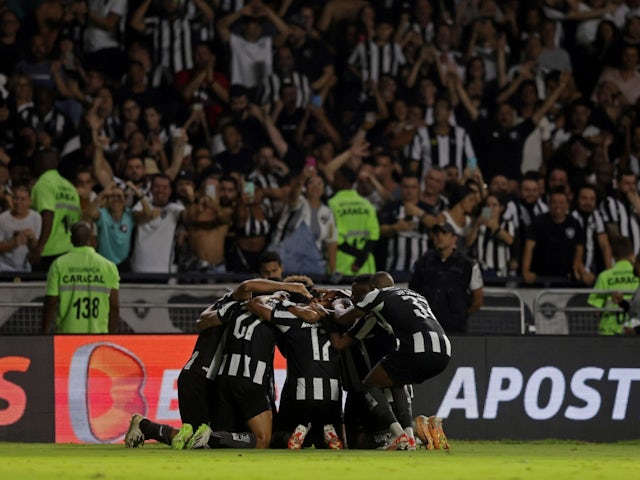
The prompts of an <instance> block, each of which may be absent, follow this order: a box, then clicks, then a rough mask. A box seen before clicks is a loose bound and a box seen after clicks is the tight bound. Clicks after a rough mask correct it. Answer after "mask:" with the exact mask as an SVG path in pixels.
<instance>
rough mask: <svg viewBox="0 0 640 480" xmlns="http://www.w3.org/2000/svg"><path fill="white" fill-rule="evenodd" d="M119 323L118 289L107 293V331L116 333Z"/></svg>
mask: <svg viewBox="0 0 640 480" xmlns="http://www.w3.org/2000/svg"><path fill="white" fill-rule="evenodd" d="M119 324H120V296H119V294H118V290H115V289H111V293H110V294H109V333H116V331H117V330H118V325H119Z"/></svg>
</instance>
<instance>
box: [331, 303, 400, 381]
mask: <svg viewBox="0 0 640 480" xmlns="http://www.w3.org/2000/svg"><path fill="white" fill-rule="evenodd" d="M347 335H349V336H350V337H351V338H353V339H354V340H357V342H356V343H354V344H353V345H352V346H351V347H349V348H347V349H345V350H342V352H340V353H341V359H340V374H341V378H342V384H343V388H344V389H345V390H346V391H359V390H362V380H364V378H365V377H366V376H367V374H368V373H369V372H370V371H371V369H372V368H373V367H374V366H375V365H376V364H377V363H378V362H379V361H380V360H381V359H382V357H384V356H385V355H386V354H387V353H389V352H393V351H394V350H395V349H396V347H397V341H396V337H395V335H394V334H393V331H391V330H390V329H389V328H388V326H387V327H385V326H383V324H381V323H380V322H378V318H377V316H376V314H375V313H370V314H367V315H365V316H363V317H361V318H359V319H358V320H357V321H356V323H354V324H353V325H352V326H351V328H349V330H348V331H347Z"/></svg>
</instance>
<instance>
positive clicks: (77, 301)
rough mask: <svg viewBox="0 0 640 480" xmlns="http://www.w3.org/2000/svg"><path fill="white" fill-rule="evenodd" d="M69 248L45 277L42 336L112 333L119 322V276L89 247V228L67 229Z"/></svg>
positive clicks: (84, 226) (74, 226) (78, 225)
mask: <svg viewBox="0 0 640 480" xmlns="http://www.w3.org/2000/svg"><path fill="white" fill-rule="evenodd" d="M70 230H71V241H72V243H73V248H72V249H71V250H70V251H69V252H68V253H66V254H64V255H62V256H61V257H58V258H57V259H56V260H55V261H54V262H53V263H52V264H51V268H50V269H49V273H48V274H47V286H46V297H45V299H44V305H43V308H42V333H44V334H47V333H51V326H52V325H55V333H116V329H117V327H118V322H119V321H120V304H119V300H118V290H119V289H120V275H119V274H118V269H117V268H116V266H115V265H114V264H113V262H111V261H110V260H107V259H106V258H104V257H103V256H102V255H99V254H98V253H96V251H95V250H94V249H93V247H91V246H90V244H89V242H90V241H91V226H90V225H89V224H88V223H86V222H78V223H75V224H74V225H73V226H71V228H70Z"/></svg>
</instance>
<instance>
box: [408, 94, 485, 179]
mask: <svg viewBox="0 0 640 480" xmlns="http://www.w3.org/2000/svg"><path fill="white" fill-rule="evenodd" d="M451 112H452V109H451V102H450V101H449V100H448V99H446V98H440V99H438V100H436V104H435V107H434V110H433V116H434V123H433V124H432V125H429V126H426V127H420V128H419V129H418V131H417V132H416V136H415V137H414V139H413V145H412V147H411V160H412V167H411V168H412V170H413V171H414V172H418V174H420V176H421V177H424V176H425V175H426V174H427V172H428V171H429V170H430V169H431V167H432V166H438V167H443V168H444V167H447V166H449V165H455V166H456V167H457V168H458V172H459V173H460V174H462V171H463V170H464V169H465V168H466V166H467V163H469V162H470V160H471V159H475V158H476V154H475V152H474V149H473V145H472V144H471V139H470V138H469V135H468V134H467V132H466V131H465V130H464V128H462V127H458V126H452V125H450V124H449V117H450V116H451ZM474 161H475V160H474Z"/></svg>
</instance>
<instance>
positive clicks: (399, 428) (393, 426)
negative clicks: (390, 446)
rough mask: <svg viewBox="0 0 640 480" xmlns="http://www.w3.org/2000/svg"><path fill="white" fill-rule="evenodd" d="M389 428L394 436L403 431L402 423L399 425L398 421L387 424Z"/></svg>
mask: <svg viewBox="0 0 640 480" xmlns="http://www.w3.org/2000/svg"><path fill="white" fill-rule="evenodd" d="M389 430H391V433H393V436H394V437H399V436H400V435H402V434H403V433H404V430H403V429H402V425H400V424H399V423H398V422H393V423H392V424H391V425H389Z"/></svg>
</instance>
